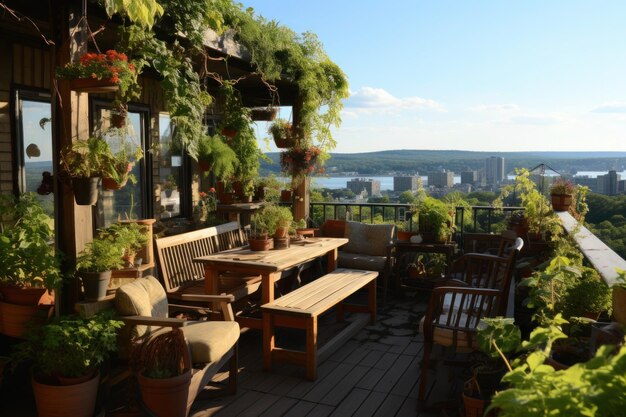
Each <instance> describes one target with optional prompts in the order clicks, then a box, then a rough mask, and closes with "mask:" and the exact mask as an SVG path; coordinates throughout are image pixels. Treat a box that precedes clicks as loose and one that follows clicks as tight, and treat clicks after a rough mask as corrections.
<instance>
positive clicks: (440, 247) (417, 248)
mask: <svg viewBox="0 0 626 417" xmlns="http://www.w3.org/2000/svg"><path fill="white" fill-rule="evenodd" d="M456 247H457V245H456V243H455V242H452V243H413V242H409V241H400V240H396V241H395V242H394V243H393V253H394V261H393V266H394V271H393V277H394V281H395V286H396V289H397V290H400V289H401V288H402V277H401V276H400V271H398V265H399V264H401V262H398V261H399V260H401V259H402V257H403V256H404V255H406V254H407V253H442V254H444V255H446V273H447V271H448V268H449V267H450V265H451V264H452V260H453V259H454V253H455V252H456Z"/></svg>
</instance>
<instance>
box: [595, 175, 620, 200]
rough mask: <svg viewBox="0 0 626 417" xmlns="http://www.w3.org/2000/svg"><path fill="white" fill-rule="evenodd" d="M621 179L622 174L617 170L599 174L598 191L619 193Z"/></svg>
mask: <svg viewBox="0 0 626 417" xmlns="http://www.w3.org/2000/svg"><path fill="white" fill-rule="evenodd" d="M620 179H621V175H620V174H618V173H617V171H615V170H611V171H609V173H608V174H604V175H598V177H597V181H598V193H600V194H606V195H615V194H617V193H618V184H619V182H620Z"/></svg>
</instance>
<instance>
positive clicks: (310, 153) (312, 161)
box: [280, 146, 322, 189]
mask: <svg viewBox="0 0 626 417" xmlns="http://www.w3.org/2000/svg"><path fill="white" fill-rule="evenodd" d="M321 152H322V151H321V149H320V148H318V147H317V146H308V147H300V146H294V147H293V148H290V149H288V150H286V151H283V152H281V153H280V166H281V168H282V170H283V172H284V173H285V174H287V175H289V176H290V177H291V188H292V189H294V188H295V187H297V186H298V185H299V184H301V183H302V181H304V179H305V178H306V177H307V176H308V175H311V174H313V173H314V172H315V170H316V169H317V167H318V162H319V161H318V157H319V155H320V154H321Z"/></svg>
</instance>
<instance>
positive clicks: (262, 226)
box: [248, 209, 273, 251]
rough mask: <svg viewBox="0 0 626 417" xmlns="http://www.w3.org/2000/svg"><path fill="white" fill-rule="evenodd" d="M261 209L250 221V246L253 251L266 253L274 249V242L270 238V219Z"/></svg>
mask: <svg viewBox="0 0 626 417" xmlns="http://www.w3.org/2000/svg"><path fill="white" fill-rule="evenodd" d="M263 210H264V209H261V210H259V211H257V212H256V213H254V214H253V215H252V217H251V219H250V237H249V238H248V244H249V246H250V250H252V251H266V250H270V249H271V248H272V244H273V240H272V239H271V238H270V234H269V225H268V218H267V216H265V215H264V213H263Z"/></svg>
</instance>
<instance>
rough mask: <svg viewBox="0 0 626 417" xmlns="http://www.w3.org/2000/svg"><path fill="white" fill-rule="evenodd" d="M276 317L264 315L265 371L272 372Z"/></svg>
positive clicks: (268, 314)
mask: <svg viewBox="0 0 626 417" xmlns="http://www.w3.org/2000/svg"><path fill="white" fill-rule="evenodd" d="M274 344H275V340H274V315H272V314H270V313H263V370H265V371H271V370H272V351H273V350H274Z"/></svg>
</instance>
